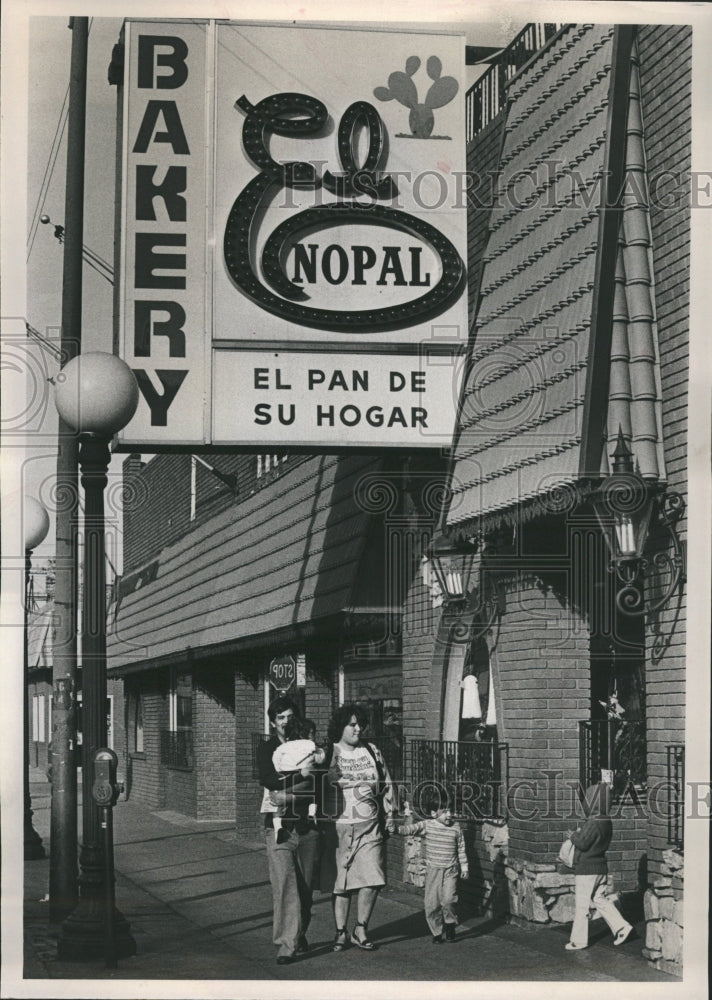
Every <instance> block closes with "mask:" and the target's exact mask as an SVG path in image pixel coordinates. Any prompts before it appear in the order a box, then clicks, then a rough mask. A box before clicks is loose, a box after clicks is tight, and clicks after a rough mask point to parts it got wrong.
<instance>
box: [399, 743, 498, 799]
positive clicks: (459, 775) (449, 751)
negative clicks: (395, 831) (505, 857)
mask: <svg viewBox="0 0 712 1000" xmlns="http://www.w3.org/2000/svg"><path fill="white" fill-rule="evenodd" d="M404 756H405V767H404V771H405V779H406V782H407V783H408V786H409V791H410V792H411V794H413V795H414V796H415V794H416V792H417V791H418V790H420V789H423V788H424V787H425V786H426V785H428V784H437V785H440V786H443V787H445V788H446V789H447V791H448V792H449V794H450V797H451V801H452V810H453V813H454V814H455V815H456V816H459V817H462V818H464V819H501V818H503V816H504V794H505V793H504V790H505V789H506V785H507V762H508V745H507V744H506V743H495V742H487V741H482V742H462V741H457V740H421V739H415V740H408V742H407V743H406V747H405V755H404Z"/></svg>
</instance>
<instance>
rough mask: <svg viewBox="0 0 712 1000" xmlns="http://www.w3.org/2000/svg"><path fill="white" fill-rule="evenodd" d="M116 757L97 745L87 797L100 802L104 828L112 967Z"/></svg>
mask: <svg viewBox="0 0 712 1000" xmlns="http://www.w3.org/2000/svg"><path fill="white" fill-rule="evenodd" d="M118 763H119V758H118V757H117V756H116V754H115V753H114V751H113V750H110V749H109V748H108V747H100V748H99V749H98V750H97V751H96V753H95V754H94V759H93V761H92V765H93V770H92V786H91V797H92V798H93V799H94V802H96V804H97V805H98V806H101V813H102V819H101V828H102V830H103V832H104V894H105V907H106V908H105V921H104V956H105V960H106V965H107V967H108V968H112V969H115V968H116V943H115V928H114V829H113V808H112V807H113V806H115V805H116V803H117V801H118V798H119V795H120V794H121V792H122V791H123V785H121V784H119V782H118V781H117V780H116V768H117V766H118Z"/></svg>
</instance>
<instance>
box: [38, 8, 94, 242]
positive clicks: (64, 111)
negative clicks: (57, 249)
mask: <svg viewBox="0 0 712 1000" xmlns="http://www.w3.org/2000/svg"><path fill="white" fill-rule="evenodd" d="M93 21H94V18H93V17H90V18H89V24H88V27H87V38H88V37H89V35H90V33H91V28H92V23H93ZM68 114H69V84H67V89H66V91H65V92H64V100H63V101H62V107H61V109H60V112H59V118H58V119H57V127H56V128H55V131H54V138H53V139H52V145H51V146H50V151H49V156H48V157H47V164H46V166H45V171H44V175H43V177H42V183H41V185H40V190H39V194H38V195H37V202H36V204H35V210H34V212H33V215H32V222H31V224H30V232H29V234H28V236H27V244H28V246H27V258H26V260H29V259H30V254H31V253H32V248H33V246H34V243H35V237H36V236H37V229H38V227H39V223H40V216H41V214H42V209H43V208H44V202H45V198H46V197H47V192H48V190H49V185H50V182H51V180H52V175H53V174H54V168H55V165H56V163H57V156H58V155H59V148H60V146H61V143H62V139H63V138H64V131H65V129H66V127H67V117H68Z"/></svg>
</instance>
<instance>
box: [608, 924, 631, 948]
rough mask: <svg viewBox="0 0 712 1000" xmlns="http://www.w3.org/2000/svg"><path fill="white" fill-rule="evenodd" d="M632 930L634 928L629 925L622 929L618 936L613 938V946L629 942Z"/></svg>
mask: <svg viewBox="0 0 712 1000" xmlns="http://www.w3.org/2000/svg"><path fill="white" fill-rule="evenodd" d="M632 930H633V927H632V925H631V924H628V926H627V927H621V929H620V930H619V931H618V933H617V934H616V936H615V937H614V938H613V944H614V945H619V944H623V942H624V941H627V940H628V937H629V935H630V932H631V931H632Z"/></svg>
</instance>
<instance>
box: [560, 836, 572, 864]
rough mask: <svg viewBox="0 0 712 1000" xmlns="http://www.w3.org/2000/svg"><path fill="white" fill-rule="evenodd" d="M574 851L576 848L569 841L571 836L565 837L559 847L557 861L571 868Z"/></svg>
mask: <svg viewBox="0 0 712 1000" xmlns="http://www.w3.org/2000/svg"><path fill="white" fill-rule="evenodd" d="M575 852H576V848H575V847H574V845H573V843H572V842H571V838H570V837H567V838H566V840H565V841H564V842H563V844H562V845H561V847H560V849H559V861H561V862H562V864H565V865H566V867H567V868H573V866H574V854H575Z"/></svg>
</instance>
